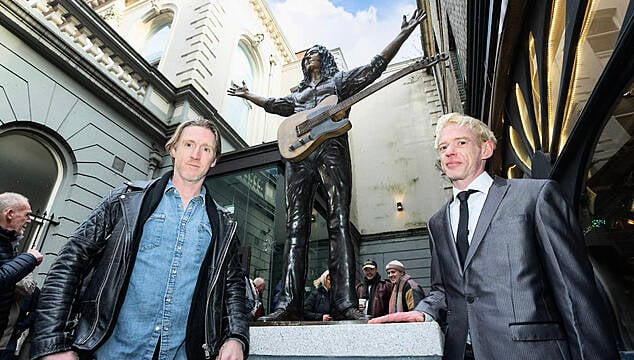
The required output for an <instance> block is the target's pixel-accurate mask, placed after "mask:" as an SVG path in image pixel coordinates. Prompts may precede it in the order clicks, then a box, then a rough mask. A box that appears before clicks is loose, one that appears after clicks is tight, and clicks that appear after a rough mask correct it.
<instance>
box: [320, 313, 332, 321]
mask: <svg viewBox="0 0 634 360" xmlns="http://www.w3.org/2000/svg"><path fill="white" fill-rule="evenodd" d="M321 320H322V321H330V320H332V317H331V316H330V314H323V315H322V316H321Z"/></svg>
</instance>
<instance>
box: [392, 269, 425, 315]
mask: <svg viewBox="0 0 634 360" xmlns="http://www.w3.org/2000/svg"><path fill="white" fill-rule="evenodd" d="M385 271H387V277H388V278H389V279H390V282H391V283H392V295H391V296H390V301H389V305H388V306H389V307H388V313H390V314H392V313H396V312H403V311H411V310H413V309H414V308H415V307H416V304H418V302H419V301H421V300H422V299H423V298H424V297H425V291H423V288H422V287H421V286H420V285H418V284H417V283H416V281H414V280H412V279H411V277H410V276H409V275H408V274H407V273H406V272H405V266H404V265H403V263H402V262H400V261H398V260H392V261H390V262H389V263H387V265H386V266H385Z"/></svg>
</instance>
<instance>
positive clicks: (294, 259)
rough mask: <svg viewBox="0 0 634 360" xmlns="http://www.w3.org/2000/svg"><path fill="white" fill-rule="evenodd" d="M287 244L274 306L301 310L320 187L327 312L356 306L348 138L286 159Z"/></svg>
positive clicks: (299, 312) (335, 312) (293, 310)
mask: <svg viewBox="0 0 634 360" xmlns="http://www.w3.org/2000/svg"><path fill="white" fill-rule="evenodd" d="M285 175H286V210H287V214H286V244H285V247H284V254H285V255H286V257H285V258H284V265H283V268H282V271H283V273H282V288H281V290H280V295H279V302H278V305H277V308H278V309H287V310H289V311H292V312H295V313H297V314H302V312H303V308H304V306H303V302H304V285H305V283H306V275H307V271H308V269H307V264H308V245H309V239H310V228H311V214H312V208H313V203H314V200H315V194H316V192H317V191H318V190H319V191H320V193H323V195H324V196H325V197H326V200H327V209H326V211H327V214H326V216H327V219H326V221H327V225H328V236H329V245H330V254H329V258H328V269H329V270H330V281H331V289H330V293H331V296H332V297H331V309H332V311H334V313H333V314H331V315H336V314H338V313H342V312H343V311H345V310H346V309H348V308H350V307H352V306H356V304H357V301H358V300H357V295H356V291H355V290H354V279H355V278H354V276H355V275H354V274H355V264H356V263H355V258H354V247H353V243H352V238H351V236H350V224H349V214H350V200H351V187H352V169H351V165H350V152H349V150H348V137H347V135H345V134H344V135H341V136H339V137H336V138H332V139H328V140H326V141H325V142H324V143H322V144H321V145H320V146H319V147H317V149H315V151H313V152H312V153H311V154H310V155H308V157H306V158H305V159H303V160H301V161H299V162H290V161H288V162H286V174H285Z"/></svg>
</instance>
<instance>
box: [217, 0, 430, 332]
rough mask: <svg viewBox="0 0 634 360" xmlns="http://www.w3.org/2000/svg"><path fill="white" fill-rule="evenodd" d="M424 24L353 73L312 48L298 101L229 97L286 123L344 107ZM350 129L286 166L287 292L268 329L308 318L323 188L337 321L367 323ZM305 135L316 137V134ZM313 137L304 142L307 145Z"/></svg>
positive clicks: (408, 24)
mask: <svg viewBox="0 0 634 360" xmlns="http://www.w3.org/2000/svg"><path fill="white" fill-rule="evenodd" d="M424 18H425V14H424V13H423V12H421V11H419V10H416V11H414V13H413V14H412V16H411V18H410V19H409V20H408V19H407V17H406V16H403V22H402V24H401V31H400V33H399V34H398V35H397V36H396V38H394V40H392V41H391V42H390V43H389V44H388V45H387V46H386V47H385V49H384V50H383V51H382V52H381V53H380V54H379V55H376V56H375V57H374V58H373V59H372V61H371V62H370V64H368V65H363V66H360V67H357V68H355V69H352V70H350V71H339V69H338V68H337V65H336V63H335V59H334V57H333V56H332V54H331V53H330V52H329V51H328V49H326V48H325V47H323V46H321V45H315V46H313V47H311V48H310V49H308V50H307V51H306V53H305V54H304V58H303V59H302V71H303V73H304V79H303V80H302V81H301V82H300V83H299V85H298V86H297V88H296V89H295V90H294V91H293V93H291V94H289V95H287V96H285V97H282V98H265V97H262V96H259V95H255V94H252V93H251V92H249V90H248V89H247V87H246V85H245V84H244V82H242V86H238V85H235V84H233V85H232V86H231V88H229V89H228V90H227V93H228V94H229V95H232V96H238V97H242V98H244V99H247V100H250V101H251V102H253V103H254V104H256V105H258V106H261V107H263V108H264V110H265V111H267V112H270V113H274V114H278V115H281V116H291V115H293V114H296V113H298V112H301V111H304V110H308V109H313V108H316V107H318V106H319V104H320V102H321V101H322V100H324V99H326V98H327V97H329V96H331V95H336V96H337V98H338V99H339V101H341V100H344V99H346V98H349V97H350V96H352V95H354V94H355V93H357V92H359V91H360V90H362V89H363V88H364V87H366V86H368V85H370V84H371V83H372V82H374V80H376V79H377V78H378V77H379V76H380V75H381V74H382V73H383V71H385V68H386V67H387V64H388V63H389V62H390V61H391V60H392V59H393V58H394V56H395V55H396V53H397V51H398V50H399V48H400V47H401V45H402V44H403V43H404V42H405V40H406V39H407V38H408V37H409V35H410V34H411V33H412V31H413V30H414V29H415V28H416V26H417V25H418V24H420V22H421V21H422V20H423V19H424ZM343 117H344V119H343V121H347V114H345V115H344V116H343ZM348 129H349V127H348V128H347V129H344V130H343V131H341V130H339V131H336V132H334V133H333V135H331V136H332V137H328V138H326V139H324V140H323V142H318V143H316V144H315V145H314V146H311V147H310V148H309V149H307V150H306V151H305V152H304V153H303V154H302V155H301V156H297V157H296V158H294V159H292V160H288V161H286V165H285V166H286V174H285V175H286V207H287V218H286V235H287V239H286V245H285V248H284V252H285V254H286V256H285V260H284V265H283V268H282V269H283V274H282V288H281V291H280V295H279V301H278V303H277V306H276V310H275V311H274V312H273V313H271V314H270V315H268V316H265V317H261V318H260V320H262V321H282V320H301V318H302V310H303V301H304V284H305V282H306V275H307V274H306V272H307V269H306V264H307V262H308V261H307V260H308V259H307V256H308V240H309V237H310V226H311V222H310V216H311V211H312V208H313V201H314V198H315V193H316V191H317V190H318V187H321V188H322V190H323V192H324V193H325V194H326V197H327V212H328V214H327V218H326V220H327V223H328V234H329V238H330V239H329V240H330V255H329V260H328V269H329V270H330V276H331V282H332V285H331V286H332V289H331V292H332V301H331V314H332V316H333V319H334V320H364V319H367V317H366V315H364V314H363V313H361V312H360V311H359V310H358V299H357V294H356V291H355V287H354V285H355V284H354V282H355V264H356V262H355V257H354V248H353V243H352V239H351V236H350V227H349V213H350V199H351V186H352V169H351V164H350V152H349V149H348V136H347V134H346V131H347V130H348ZM307 131H308V133H309V135H310V129H307ZM309 135H307V136H306V137H305V138H309V137H310V136H309ZM278 137H279V134H278ZM303 141H304V140H298V143H297V144H292V145H291V146H290V148H291V149H292V148H293V146H294V145H297V146H301V145H303Z"/></svg>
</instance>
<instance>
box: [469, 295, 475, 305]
mask: <svg viewBox="0 0 634 360" xmlns="http://www.w3.org/2000/svg"><path fill="white" fill-rule="evenodd" d="M474 301H475V298H474V297H473V296H471V295H469V296H467V302H468V303H469V304H473V302H474Z"/></svg>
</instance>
